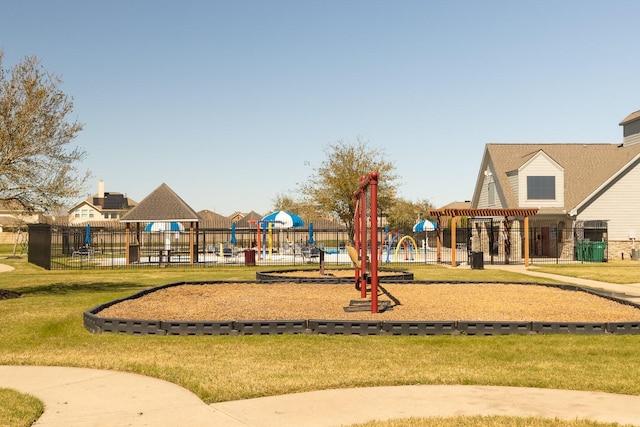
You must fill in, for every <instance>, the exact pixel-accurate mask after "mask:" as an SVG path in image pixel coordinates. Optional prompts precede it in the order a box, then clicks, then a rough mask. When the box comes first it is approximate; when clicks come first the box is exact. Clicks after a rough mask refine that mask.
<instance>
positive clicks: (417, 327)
mask: <svg viewBox="0 0 640 427" xmlns="http://www.w3.org/2000/svg"><path fill="white" fill-rule="evenodd" d="M270 282H271V281H266V282H259V283H260V284H267V285H268V284H269V283H270ZM279 282H281V280H279ZM228 283H231V284H254V283H256V282H253V281H229V280H227V281H203V282H178V283H170V284H166V285H161V286H157V287H154V288H150V289H145V290H143V291H140V292H137V293H135V294H133V295H130V296H128V297H125V298H120V299H117V300H113V301H110V302H107V303H104V304H101V305H98V306H96V307H93V308H91V309H89V310H87V311H85V312H84V314H83V321H84V327H85V329H87V330H88V331H89V332H91V333H94V334H99V333H125V334H130V335H282V334H302V333H305V334H323V335H360V336H370V335H402V336H430V335H481V336H492V335H507V334H508V335H516V334H517V335H533V334H577V335H599V334H616V335H638V334H640V321H636V322H606V323H598V322H527V321H474V320H445V321H406V320H403V321H398V320H385V321H375V320H342V319H339V320H331V319H329V320H323V319H309V320H305V319H298V320H242V321H235V320H215V321H213V320H211V321H186V320H185V321H181V320H175V321H173V320H172V321H163V320H153V319H146V320H138V319H118V318H105V317H101V316H99V315H98V313H99V312H101V311H102V310H104V309H106V308H107V307H110V306H112V305H115V304H118V303H120V302H123V301H127V300H133V299H137V298H141V297H143V296H145V295H148V294H150V293H153V292H155V291H158V290H161V289H166V288H170V287H174V286H181V285H216V284H228ZM305 283H309V282H305ZM311 283H326V281H321V282H311ZM350 283H353V281H352V280H351V281H350ZM392 283H397V284H423V285H431V284H469V283H472V284H480V283H489V282H486V281H485V282H475V281H450V282H446V281H409V282H407V281H404V280H402V281H399V282H392ZM490 283H499V284H500V283H502V284H517V285H537V286H548V287H555V288H559V289H562V290H568V291H578V292H587V293H589V294H592V295H594V296H598V297H601V298H605V299H609V300H612V301H615V302H618V303H621V304H626V305H630V306H632V307H635V308H637V309H640V305H638V304H636V303H633V302H631V301H627V300H624V299H621V298H616V297H614V296H611V295H608V294H603V293H601V292H598V291H594V290H592V289H585V288H581V287H579V286H574V285H557V284H549V283H537V282H490Z"/></svg>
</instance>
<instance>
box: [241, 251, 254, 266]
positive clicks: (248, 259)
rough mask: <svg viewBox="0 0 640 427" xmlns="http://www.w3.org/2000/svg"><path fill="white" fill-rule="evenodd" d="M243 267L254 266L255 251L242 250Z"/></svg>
mask: <svg viewBox="0 0 640 427" xmlns="http://www.w3.org/2000/svg"><path fill="white" fill-rule="evenodd" d="M244 265H256V251H255V250H253V249H245V250H244Z"/></svg>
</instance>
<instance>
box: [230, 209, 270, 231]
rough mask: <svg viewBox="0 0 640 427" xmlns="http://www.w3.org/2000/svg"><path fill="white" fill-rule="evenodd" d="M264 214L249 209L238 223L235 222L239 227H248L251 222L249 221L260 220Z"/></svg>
mask: <svg viewBox="0 0 640 427" xmlns="http://www.w3.org/2000/svg"><path fill="white" fill-rule="evenodd" d="M263 216H264V215H260V214H259V213H257V212H255V211H251V212H249V213H248V214H246V215H245V216H244V217H242V219H241V220H240V221H238V223H237V224H236V225H237V226H238V227H240V228H248V227H249V226H250V224H251V221H260V220H261V219H262V217H263Z"/></svg>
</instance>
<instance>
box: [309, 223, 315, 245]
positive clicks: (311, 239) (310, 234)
mask: <svg viewBox="0 0 640 427" xmlns="http://www.w3.org/2000/svg"><path fill="white" fill-rule="evenodd" d="M314 243H315V241H314V240H313V223H312V222H310V223H309V244H310V245H313V244H314Z"/></svg>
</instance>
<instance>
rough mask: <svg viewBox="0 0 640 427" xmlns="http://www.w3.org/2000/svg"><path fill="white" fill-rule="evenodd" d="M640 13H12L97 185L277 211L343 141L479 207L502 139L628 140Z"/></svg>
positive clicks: (27, 7)
mask: <svg viewBox="0 0 640 427" xmlns="http://www.w3.org/2000/svg"><path fill="white" fill-rule="evenodd" d="M639 16H640V2H638V1H635V0H628V1H622V0H612V1H604V0H602V1H591V0H580V1H578V0H575V1H574V0H566V1H562V0H537V1H513V0H500V1H498V0H484V1H475V0H474V1H472V0H469V1H462V0H458V1H456V0H452V1H428V0H422V1H410V0H408V1H375V0H372V1H358V0H340V1H334V0H323V1H306V0H290V1H289V0H288V1H266V0H263V1H243V0H238V1H215V0H207V1H204V0H203V1H190V0H184V1H162V0H159V1H146V0H138V1H121V0H110V1H102V2H90V1H80V0H78V1H64V0H62V1H49V0H42V1H31V0H25V1H7V2H4V4H3V6H2V11H1V12H0V48H1V49H3V50H4V52H5V58H4V66H5V68H6V67H10V66H13V65H14V64H15V63H16V62H18V61H20V60H22V59H23V58H24V57H25V56H27V55H35V56H37V57H38V58H39V59H41V61H42V64H43V66H44V67H45V68H46V69H47V70H49V71H51V72H54V73H56V74H58V75H59V76H61V77H62V79H63V81H64V83H63V86H62V88H63V90H64V91H65V92H66V93H67V94H68V95H70V96H72V97H73V98H74V102H75V110H74V115H75V116H74V118H75V117H77V119H78V120H79V121H81V122H83V123H84V124H85V129H84V130H83V131H82V133H81V134H80V135H79V136H78V138H77V139H76V140H75V141H74V144H78V145H80V146H82V147H83V148H84V149H85V150H86V151H87V153H88V157H87V159H86V160H85V161H83V163H82V164H81V165H80V167H81V169H83V170H84V169H88V170H90V171H91V172H92V174H93V179H92V181H91V182H90V185H89V187H88V188H87V189H86V193H87V194H88V193H92V194H93V193H95V192H96V191H97V182H98V180H99V179H102V180H104V182H105V189H106V191H117V192H124V193H127V194H128V195H129V196H130V197H132V198H133V199H136V200H138V201H140V200H141V199H143V198H144V197H145V196H146V195H147V194H149V193H150V192H151V191H153V190H154V189H155V188H157V187H158V186H159V185H160V184H162V183H163V182H164V183H166V184H167V185H169V186H170V187H171V188H172V189H173V190H174V191H176V192H177V193H178V194H179V195H180V196H181V197H182V198H183V199H184V200H185V201H186V202H187V203H188V204H190V205H191V206H192V207H193V208H194V209H196V210H201V209H210V210H214V211H216V212H218V213H221V214H223V215H229V214H231V213H233V212H234V211H245V212H247V211H250V210H255V211H257V212H259V213H263V214H266V213H268V212H270V211H271V208H272V206H273V200H274V199H275V197H276V196H277V195H278V194H288V195H295V194H296V193H295V190H296V183H299V182H305V181H307V180H308V178H309V177H310V176H311V175H312V173H313V168H315V167H317V166H319V165H320V163H321V162H322V161H323V160H324V159H325V151H324V150H325V148H326V145H327V144H328V143H332V142H335V141H338V140H344V141H346V142H355V141H356V139H357V138H363V139H365V140H368V141H369V144H370V146H371V147H376V148H382V149H384V151H385V153H386V158H387V160H389V161H391V162H393V163H394V164H395V167H396V171H397V173H398V174H399V176H400V177H401V186H400V188H399V194H400V196H402V197H403V198H405V199H408V200H411V201H418V200H424V199H427V200H429V201H431V203H433V204H434V205H435V206H436V207H439V206H442V205H444V204H446V203H449V202H451V201H456V200H457V201H461V200H469V199H471V197H472V195H473V189H474V185H475V181H476V178H477V176H478V168H479V166H480V161H481V158H482V154H483V151H484V146H485V144H487V143H490V142H550V143H553V142H575V143H588V142H610V143H617V142H621V141H622V128H621V127H620V126H618V123H619V122H620V121H621V120H622V119H623V118H624V117H626V116H627V115H628V114H629V113H631V112H633V111H636V110H639V109H640V98H639V97H638V95H639V89H640V80H639V79H638V76H640V55H638V54H637V51H636V50H637V49H636V48H635V45H636V41H637V40H638V39H639V38H640V26H638V17H639Z"/></svg>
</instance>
